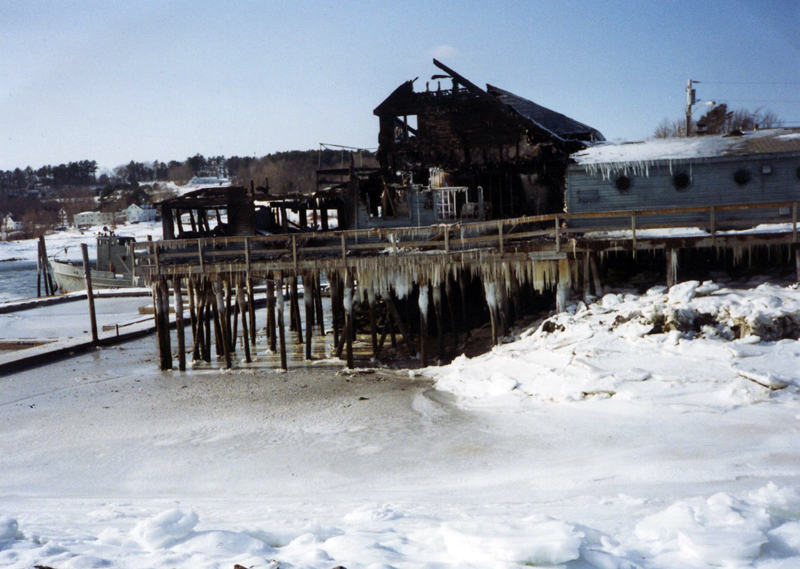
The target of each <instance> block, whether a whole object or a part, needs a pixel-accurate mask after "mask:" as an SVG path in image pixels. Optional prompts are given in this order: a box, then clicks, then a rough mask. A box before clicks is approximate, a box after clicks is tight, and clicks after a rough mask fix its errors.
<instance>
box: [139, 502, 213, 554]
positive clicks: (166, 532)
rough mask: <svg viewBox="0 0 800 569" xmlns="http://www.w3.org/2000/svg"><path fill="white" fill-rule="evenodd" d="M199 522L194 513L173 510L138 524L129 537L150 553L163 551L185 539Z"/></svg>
mask: <svg viewBox="0 0 800 569" xmlns="http://www.w3.org/2000/svg"><path fill="white" fill-rule="evenodd" d="M199 521H200V518H199V517H198V515H197V514H196V513H195V512H183V511H182V510H179V509H177V508H174V509H172V510H167V511H164V512H161V513H160V514H158V515H156V516H153V517H152V518H148V519H146V520H143V521H141V522H139V523H138V524H137V525H136V527H135V528H133V531H131V537H132V538H133V539H134V540H136V541H137V542H138V543H140V544H141V545H142V547H144V548H146V549H149V550H151V551H154V550H156V549H164V548H165V547H169V546H172V545H175V544H176V543H177V542H179V541H180V540H182V539H184V538H186V537H187V536H188V535H189V534H191V533H192V530H193V529H194V528H195V526H196V525H197V524H198V523H199Z"/></svg>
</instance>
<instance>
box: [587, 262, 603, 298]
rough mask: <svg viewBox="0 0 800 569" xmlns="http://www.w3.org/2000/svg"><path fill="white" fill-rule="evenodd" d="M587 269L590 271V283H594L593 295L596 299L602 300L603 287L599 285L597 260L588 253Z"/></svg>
mask: <svg viewBox="0 0 800 569" xmlns="http://www.w3.org/2000/svg"><path fill="white" fill-rule="evenodd" d="M589 268H590V269H591V273H592V281H593V282H594V295H595V296H596V297H597V298H602V296H603V285H601V284H600V272H599V271H598V270H597V260H596V259H595V256H594V254H592V253H589Z"/></svg>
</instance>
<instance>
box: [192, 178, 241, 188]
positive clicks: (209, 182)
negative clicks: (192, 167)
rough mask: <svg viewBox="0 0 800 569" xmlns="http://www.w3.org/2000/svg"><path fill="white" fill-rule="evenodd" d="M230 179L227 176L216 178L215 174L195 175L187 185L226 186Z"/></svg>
mask: <svg viewBox="0 0 800 569" xmlns="http://www.w3.org/2000/svg"><path fill="white" fill-rule="evenodd" d="M230 183H231V181H230V180H229V179H228V178H218V177H216V176H195V177H194V178H192V179H191V180H189V183H188V184H187V186H198V187H200V186H203V187H205V186H227V185H230Z"/></svg>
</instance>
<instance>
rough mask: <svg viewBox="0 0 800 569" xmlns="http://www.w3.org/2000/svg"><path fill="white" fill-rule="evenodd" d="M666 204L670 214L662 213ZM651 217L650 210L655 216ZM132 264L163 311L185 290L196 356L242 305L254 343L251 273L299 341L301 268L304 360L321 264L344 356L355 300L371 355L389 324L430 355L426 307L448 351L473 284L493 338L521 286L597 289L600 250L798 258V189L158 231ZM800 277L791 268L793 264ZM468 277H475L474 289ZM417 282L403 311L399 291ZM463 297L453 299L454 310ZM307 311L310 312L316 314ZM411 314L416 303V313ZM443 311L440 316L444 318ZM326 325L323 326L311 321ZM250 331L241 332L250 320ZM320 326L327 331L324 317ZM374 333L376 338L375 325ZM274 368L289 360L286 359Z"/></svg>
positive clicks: (668, 267) (166, 352)
mask: <svg viewBox="0 0 800 569" xmlns="http://www.w3.org/2000/svg"><path fill="white" fill-rule="evenodd" d="M665 214H668V215H667V219H669V220H670V221H669V222H666V223H665V221H664V219H665ZM656 219H657V220H658V223H655V222H653V221H652V220H656ZM133 248H134V254H135V258H136V269H135V270H136V273H137V275H140V276H142V277H143V278H144V280H145V282H147V283H149V284H150V285H151V287H152V290H153V299H154V306H155V311H156V315H157V318H156V320H157V321H158V319H159V315H162V316H163V315H164V314H166V312H165V311H167V310H168V308H167V307H168V302H169V300H168V299H169V297H168V286H169V285H170V284H171V286H172V288H173V290H174V291H175V293H176V295H175V296H176V298H178V299H179V301H176V312H178V318H179V319H180V318H182V311H183V301H182V289H183V287H184V286H186V288H187V290H188V295H187V296H188V300H189V309H190V316H191V322H192V332H193V339H194V347H193V356H194V357H195V358H202V359H210V357H211V355H210V351H211V328H212V327H213V328H214V329H215V333H214V338H215V345H216V349H217V354H218V356H219V357H224V358H225V361H226V364H227V365H228V366H231V365H232V358H231V353H232V351H233V349H234V346H233V345H232V342H233V338H235V337H236V327H237V323H238V320H237V317H235V315H234V313H238V314H239V315H240V316H241V325H242V329H243V331H244V334H243V336H244V338H243V344H244V348H245V352H246V360H247V361H249V360H250V344H251V343H254V342H255V339H256V335H255V328H256V326H257V324H256V318H255V311H254V309H253V308H252V304H253V303H252V302H251V299H252V286H253V282H254V280H258V281H260V282H266V285H267V315H266V320H267V321H266V331H267V339H268V342H269V344H270V347H271V348H272V349H273V350H275V349H277V348H278V346H277V342H278V341H280V351H281V353H284V352H285V341H284V335H285V331H284V323H283V310H282V309H281V308H282V305H283V303H284V289H286V290H287V291H288V295H289V302H290V308H291V310H290V329H291V330H294V331H295V332H297V333H298V339H299V340H302V339H303V338H302V328H301V326H302V324H301V321H300V320H301V319H300V309H299V301H298V298H299V296H298V292H297V291H298V288H297V287H298V278H300V279H302V281H303V283H304V284H305V287H304V288H305V291H306V292H305V295H304V303H305V310H306V322H309V323H310V324H311V325H307V326H306V330H305V343H306V349H307V354H308V357H309V359H310V358H311V355H310V354H311V342H312V337H313V331H312V328H313V323H314V322H317V323H318V324H319V323H320V322H322V318H321V312H322V306H321V302H320V291H321V287H320V283H321V276H322V275H324V276H325V278H327V281H328V282H329V283H330V290H331V300H332V302H331V309H332V312H333V323H334V324H333V328H334V330H333V332H334V336H335V340H334V343H335V344H336V345H337V355H340V354H341V353H342V351H343V350H346V353H347V354H348V357H347V361H348V365H350V366H352V365H353V361H352V355H351V347H350V346H351V344H352V341H353V335H354V324H353V318H354V300H355V299H356V298H360V300H362V301H365V302H366V303H367V304H368V307H369V321H370V334H371V336H372V346H373V354H374V357H376V358H378V357H380V353H381V349H382V346H383V342H384V341H385V339H386V336H387V335H388V334H391V335H392V336H394V333H395V331H398V332H399V333H400V334H401V335H402V337H403V339H404V341H405V344H406V346H407V348H408V350H409V352H410V353H411V354H412V355H414V354H416V353H417V351H419V356H420V360H421V363H422V365H427V363H428V354H427V349H428V348H427V344H428V338H427V335H428V330H429V328H433V326H432V325H431V324H432V323H429V318H428V317H429V312H430V311H429V307H430V306H433V309H434V311H433V312H434V315H435V320H436V325H435V329H436V331H437V340H438V358H437V359H439V360H441V359H443V354H444V337H445V331H447V330H448V329H449V331H450V332H451V334H452V336H453V337H454V338H455V341H456V342H457V338H458V335H459V333H464V334H467V333H468V328H467V323H468V320H469V319H468V317H467V312H468V311H469V310H470V309H471V307H470V306H468V303H469V302H470V298H471V297H469V296H468V294H467V290H466V287H467V285H468V284H470V283H475V280H477V283H479V285H480V289H482V291H483V298H484V301H485V303H486V306H487V307H488V310H489V315H490V320H491V323H492V338H493V341H494V342H495V343H496V342H497V341H498V338H499V337H500V336H501V335H502V333H503V332H504V331H506V330H507V329H508V325H509V319H510V318H511V315H512V314H514V315H517V316H518V315H519V314H520V312H521V310H522V308H521V306H522V301H521V299H522V298H523V297H524V296H525V295H533V294H536V293H541V292H544V291H546V290H555V291H556V300H557V309H558V310H563V309H564V308H565V306H566V302H567V300H568V297H569V294H570V291H571V290H572V289H576V290H580V289H582V290H583V292H584V294H587V293H590V292H592V291H593V292H594V294H596V295H598V296H599V295H600V294H601V291H602V283H601V278H600V274H599V272H598V267H597V265H598V257H603V256H605V255H606V254H609V253H617V254H623V255H627V256H629V257H630V258H632V259H635V258H636V255H637V253H640V252H643V251H649V252H663V254H664V257H665V261H666V262H665V273H666V281H667V283H668V284H673V283H674V282H676V281H677V271H678V258H679V257H678V255H679V252H680V251H682V250H687V249H692V250H696V249H714V250H716V251H717V254H718V255H723V254H725V255H731V257H732V259H733V262H739V261H740V260H741V259H742V256H743V252H744V251H747V250H751V251H752V250H757V249H759V248H767V249H768V250H770V251H773V250H775V251H780V252H781V254H783V255H785V256H786V258H787V259H792V258H793V259H794V262H795V263H796V267H797V270H798V271H800V251H799V250H798V248H797V202H776V203H761V204H740V205H725V206H719V207H688V208H675V209H653V210H637V211H615V212H602V213H584V214H569V213H563V214H553V215H541V216H529V217H518V218H513V219H503V220H495V221H488V222H477V223H454V224H442V225H433V226H428V227H407V228H392V229H371V230H355V231H334V232H309V233H293V234H282V235H271V236H250V237H217V238H201V239H188V240H186V239H184V240H166V241H153V242H145V243H136V244H134V245H133ZM798 278H799V279H800V276H799V277H798ZM474 288H475V287H474V286H473V289H474ZM409 293H412V294H413V297H414V298H415V299H416V302H415V303H414V304H416V305H417V306H416V307H414V310H413V311H410V310H409V306H408V304H409V303H408V301H406V302H405V304H404V306H405V309H406V310H405V311H403V313H402V314H401V311H400V310H399V309H398V300H399V299H403V298H406V299H408V298H410V297H409ZM378 299H381V303H382V304H383V305H385V314H386V316H385V318H384V324H383V331H382V332H379V331H378V329H377V323H376V316H375V311H376V306H377V303H378ZM459 306H460V309H459ZM417 307H418V312H419V325H418V328H417V329H418V336H419V339H418V342H415V341H414V339H413V336H412V328H413V327H414V326H415V325H416V323H413V322H412V316H411V312H416V311H417ZM315 314H316V316H315ZM414 316H416V314H415V315H414ZM446 317H447V318H446ZM319 327H320V328H322V326H319ZM248 330H249V331H248ZM320 332H322V333H324V329H321V330H320ZM182 336H183V334H182V326H180V322H179V335H178V342H179V365H180V367H181V368H182V369H183V368H185V362H184V361H183V358H184V357H185V352H186V349H185V347H183V346H180V345H181V344H182V343H183V339H182ZM379 336H381V338H380V341H379V340H378V337H379ZM159 346H160V352H161V366H162V368H164V369H169V368H171V366H172V356H171V349H170V346H169V335H168V333H166V332H165V333H163V334H159ZM282 362H283V367H285V359H283V358H282Z"/></svg>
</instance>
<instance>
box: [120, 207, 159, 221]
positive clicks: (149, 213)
mask: <svg viewBox="0 0 800 569" xmlns="http://www.w3.org/2000/svg"><path fill="white" fill-rule="evenodd" d="M125 217H126V218H127V219H128V223H138V222H140V221H155V220H156V209H155V208H154V207H153V206H151V205H144V206H139V205H136V204H131V205H129V206H128V207H127V208H125Z"/></svg>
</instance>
